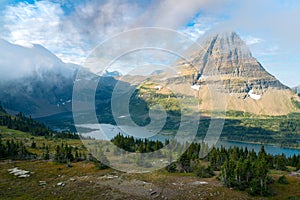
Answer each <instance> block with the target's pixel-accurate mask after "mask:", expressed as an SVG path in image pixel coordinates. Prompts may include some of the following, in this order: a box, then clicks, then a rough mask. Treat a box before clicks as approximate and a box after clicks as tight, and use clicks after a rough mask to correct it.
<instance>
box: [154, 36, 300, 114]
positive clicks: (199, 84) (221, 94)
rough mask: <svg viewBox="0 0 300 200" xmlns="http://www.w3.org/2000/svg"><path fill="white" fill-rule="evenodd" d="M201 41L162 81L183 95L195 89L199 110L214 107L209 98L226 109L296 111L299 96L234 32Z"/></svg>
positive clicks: (255, 111) (276, 111)
mask: <svg viewBox="0 0 300 200" xmlns="http://www.w3.org/2000/svg"><path fill="white" fill-rule="evenodd" d="M200 44H201V48H200V49H199V48H198V49H197V50H195V51H193V52H192V53H191V56H190V57H189V58H188V59H187V60H180V61H178V62H177V66H176V68H177V71H178V73H177V75H176V76H173V77H170V78H168V80H167V81H165V82H164V83H162V84H165V86H166V87H167V88H168V87H173V88H177V90H178V91H180V92H181V93H183V94H185V95H190V94H191V91H190V90H194V95H196V96H198V97H199V99H200V102H201V104H200V109H201V110H202V111H209V110H211V109H214V108H212V99H214V101H216V104H217V105H218V104H220V105H221V104H222V103H223V102H225V103H226V106H225V107H226V110H227V111H229V110H234V111H243V112H250V113H254V114H262V115H284V114H287V113H290V112H297V111H299V110H298V109H297V107H296V106H295V104H294V101H300V99H299V97H298V96H297V95H295V93H294V92H293V91H292V90H291V89H290V88H289V87H287V86H285V85H283V84H282V83H281V82H280V81H279V80H278V79H276V77H274V76H273V75H271V74H270V73H268V72H267V71H266V70H265V69H264V68H263V66H262V65H261V63H259V62H258V61H257V59H256V58H254V57H253V56H252V53H251V51H250V50H249V48H248V47H247V45H246V44H245V42H244V41H243V40H242V39H241V38H240V37H239V36H238V35H237V34H236V33H235V32H224V33H218V34H212V35H209V36H206V37H204V38H203V39H202V40H201V41H200ZM152 80H158V79H157V78H155V77H154V78H152ZM187 81H188V82H189V83H190V85H191V88H187V87H186V82H187ZM211 88H215V89H214V90H211ZM211 92H213V93H211ZM216 109H217V110H218V109H219V108H216Z"/></svg>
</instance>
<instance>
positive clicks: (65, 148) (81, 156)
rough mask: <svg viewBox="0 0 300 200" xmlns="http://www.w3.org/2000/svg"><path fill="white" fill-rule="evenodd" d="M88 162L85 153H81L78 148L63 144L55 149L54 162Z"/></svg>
mask: <svg viewBox="0 0 300 200" xmlns="http://www.w3.org/2000/svg"><path fill="white" fill-rule="evenodd" d="M83 160H86V155H85V153H84V152H82V151H79V149H78V148H77V147H73V146H71V145H68V144H64V143H61V145H57V146H56V148H55V155H54V161H55V162H58V163H70V162H73V161H83Z"/></svg>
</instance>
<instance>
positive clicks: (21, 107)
mask: <svg viewBox="0 0 300 200" xmlns="http://www.w3.org/2000/svg"><path fill="white" fill-rule="evenodd" d="M0 51H1V54H0V71H1V75H0V76H1V81H0V102H1V104H2V106H3V107H4V108H5V109H6V110H8V111H9V112H11V113H17V112H20V111H22V112H23V113H24V114H26V115H32V116H33V117H40V116H45V115H52V114H57V113H61V112H66V111H71V99H72V88H73V81H74V79H75V75H76V71H77V69H78V68H79V66H77V65H74V64H66V63H64V62H62V61H61V60H60V59H59V58H57V57H56V56H55V55H54V54H52V53H51V52H50V51H48V50H47V49H46V48H44V47H42V46H41V45H33V46H32V47H30V48H28V47H22V46H19V45H15V44H11V43H9V42H7V41H4V40H0Z"/></svg>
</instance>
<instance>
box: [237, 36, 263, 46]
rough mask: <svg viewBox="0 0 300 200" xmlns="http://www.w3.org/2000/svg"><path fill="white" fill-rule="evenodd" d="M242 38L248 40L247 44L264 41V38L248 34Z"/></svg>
mask: <svg viewBox="0 0 300 200" xmlns="http://www.w3.org/2000/svg"><path fill="white" fill-rule="evenodd" d="M242 39H243V40H244V41H245V42H246V44H247V45H254V44H260V43H262V42H264V40H263V39H261V38H257V37H253V36H246V37H243V38H242Z"/></svg>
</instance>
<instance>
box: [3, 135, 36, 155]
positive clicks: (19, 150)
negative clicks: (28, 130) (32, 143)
mask: <svg viewBox="0 0 300 200" xmlns="http://www.w3.org/2000/svg"><path fill="white" fill-rule="evenodd" d="M32 157H34V155H33V154H32V153H30V152H29V151H28V150H27V148H26V146H25V145H24V143H23V142H22V141H15V140H13V139H12V140H5V141H3V140H2V139H1V138H0V159H21V160H22V159H30V158H32Z"/></svg>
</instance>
